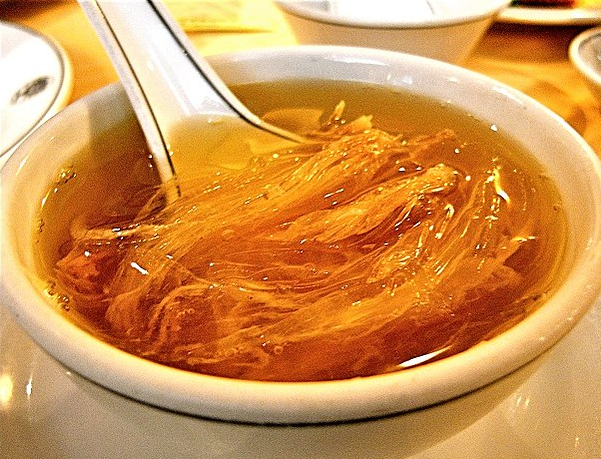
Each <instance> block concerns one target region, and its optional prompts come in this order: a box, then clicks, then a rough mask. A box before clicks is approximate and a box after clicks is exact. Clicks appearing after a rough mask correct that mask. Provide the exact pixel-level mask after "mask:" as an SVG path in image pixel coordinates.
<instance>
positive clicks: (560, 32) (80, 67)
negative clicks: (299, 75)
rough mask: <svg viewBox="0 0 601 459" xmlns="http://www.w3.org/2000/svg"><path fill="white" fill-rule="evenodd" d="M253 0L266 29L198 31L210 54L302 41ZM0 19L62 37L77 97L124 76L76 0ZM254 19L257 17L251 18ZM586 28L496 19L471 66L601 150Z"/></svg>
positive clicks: (4, 9) (9, 5) (8, 4)
mask: <svg viewBox="0 0 601 459" xmlns="http://www.w3.org/2000/svg"><path fill="white" fill-rule="evenodd" d="M245 1H246V2H247V3H248V2H249V1H252V2H253V11H254V13H253V14H254V15H255V16H256V17H259V16H260V21H261V25H265V24H267V29H268V30H265V31H262V32H248V31H247V32H239V31H237V32H214V31H213V32H204V33H203V32H191V33H190V34H189V35H190V37H191V39H192V41H193V43H194V44H195V45H196V46H197V48H198V49H199V51H200V52H201V53H202V54H203V55H210V54H217V53H220V52H228V51H236V50H241V49H248V48H256V47H263V46H274V45H292V44H295V40H294V37H293V36H292V33H291V31H290V29H289V28H288V26H287V25H286V23H285V22H284V20H283V17H282V15H281V13H280V12H279V11H278V10H277V8H276V7H275V6H274V5H273V4H272V3H270V2H269V1H268V0H245ZM2 3H3V4H2V6H1V7H0V19H2V20H6V21H14V22H17V23H21V24H23V25H26V26H29V27H31V28H33V29H36V30H38V31H40V32H42V33H44V34H46V35H48V36H50V37H53V38H54V39H56V40H57V41H58V42H59V43H60V44H61V45H62V46H63V47H64V49H65V50H66V52H67V54H68V55H69V57H70V59H71V62H72V65H73V76H74V82H73V93H72V96H71V100H72V101H74V100H76V99H78V98H80V97H82V96H84V95H86V94H88V93H90V92H92V91H94V90H96V89H98V88H100V87H102V86H104V85H106V84H108V83H111V82H113V81H116V80H117V76H116V74H115V71H114V70H113V67H112V64H111V62H110V61H109V59H108V57H107V55H106V53H105V51H104V49H103V47H102V45H101V44H100V41H99V40H98V39H97V38H96V36H95V33H94V31H93V30H92V28H91V26H90V25H89V23H88V21H87V19H86V18H85V16H84V15H83V13H82V11H81V9H80V7H79V5H78V4H77V2H76V1H74V0H63V1H52V0H46V1H3V2H2ZM246 21H247V23H248V21H251V22H252V21H253V18H250V19H249V18H246ZM582 30H583V28H582V27H571V26H558V27H549V26H526V25H513V24H495V25H494V26H493V27H492V28H491V30H490V31H489V32H488V34H487V35H486V36H485V37H484V39H483V40H482V42H481V43H480V45H479V46H478V48H477V49H476V50H475V52H474V53H473V54H472V56H471V57H470V58H469V59H468V60H467V62H466V63H465V64H464V66H465V67H467V68H469V69H472V70H475V71H478V72H481V73H483V74H485V75H488V76H490V77H493V78H495V79H497V80H499V81H501V82H503V83H506V84H509V85H510V86H512V87H514V88H516V89H518V90H520V91H522V92H524V93H526V94H528V95H530V96H532V97H533V98H535V99H537V100H538V101H539V102H541V103H543V104H544V105H546V106H547V107H548V108H550V109H551V110H553V111H554V112H556V113H557V114H558V115H560V116H561V117H563V118H564V119H565V120H566V121H567V122H568V123H569V124H570V125H572V127H573V128H574V129H576V131H578V132H579V133H580V134H581V135H582V136H583V137H584V139H585V140H587V142H588V143H589V144H590V145H591V146H592V147H593V149H594V150H595V151H596V152H597V153H599V154H601V129H600V126H601V108H600V102H599V101H598V100H597V99H596V98H595V97H594V96H593V94H592V93H591V91H590V90H589V88H588V86H587V84H586V82H585V81H584V79H583V78H582V77H581V76H580V75H579V74H578V73H577V71H576V69H575V68H574V67H573V66H572V64H571V63H570V61H569V59H568V47H569V44H570V41H571V40H572V38H574V37H575V36H576V35H577V34H578V33H579V32H581V31H582Z"/></svg>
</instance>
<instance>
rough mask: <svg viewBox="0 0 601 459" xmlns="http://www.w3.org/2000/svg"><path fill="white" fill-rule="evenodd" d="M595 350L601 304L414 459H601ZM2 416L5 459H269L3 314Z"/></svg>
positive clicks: (600, 338)
mask: <svg viewBox="0 0 601 459" xmlns="http://www.w3.org/2000/svg"><path fill="white" fill-rule="evenodd" d="M600 350H601V300H600V301H598V302H597V305H596V307H595V308H593V309H592V310H591V311H590V312H589V314H587V315H586V316H585V317H584V318H583V319H582V320H581V322H580V323H579V324H578V325H577V326H576V328H575V329H574V330H573V331H572V332H571V333H570V334H569V335H568V336H567V337H566V338H565V339H564V340H563V341H562V342H561V343H560V344H558V345H557V346H556V347H555V348H554V349H553V350H552V351H551V355H549V356H548V357H547V360H546V361H545V363H544V364H543V365H542V367H541V368H540V369H539V370H538V371H537V372H536V373H535V374H534V375H533V376H532V377H531V378H530V379H529V380H528V381H527V382H526V383H525V384H523V385H522V386H521V387H520V388H519V389H518V390H517V391H516V392H514V393H513V394H512V395H511V396H510V397H508V398H507V399H506V400H505V401H503V402H502V403H501V404H500V405H499V406H498V407H497V408H496V409H495V410H494V411H492V412H490V413H489V414H487V415H486V416H485V417H483V418H482V419H480V420H479V421H478V422H476V423H475V424H473V425H471V426H470V427H468V428H467V429H465V430H463V431H462V432H460V433H459V434H457V435H455V436H454V437H452V438H450V439H448V440H446V441H444V442H442V443H440V444H438V445H436V446H434V447H432V448H430V449H428V450H427V451H423V452H421V453H420V454H417V455H415V456H411V458H412V459H441V458H444V459H455V458H476V459H479V458H487V459H515V458H520V459H542V458H544V459H549V458H553V459H575V458H581V459H594V458H601V384H599V381H601V360H600V359H599V356H600ZM0 415H1V418H2V422H1V423H0V438H2V441H1V442H0V457H3V458H4V457H6V458H9V457H10V458H12V459H30V458H32V457H35V458H38V459H45V458H56V457H60V458H62V459H80V458H83V457H85V458H92V459H93V458H103V459H111V458H119V459H121V458H125V457H132V458H133V457H135V458H137V459H145V458H162V457H177V458H178V459H185V458H192V457H193V458H205V459H216V458H224V457H227V458H231V459H234V458H246V459H253V458H256V459H268V457H266V456H265V454H262V455H261V457H258V456H257V455H256V454H253V429H258V428H259V429H260V427H256V426H247V427H248V428H247V431H246V430H244V429H246V427H242V435H240V437H237V438H231V432H230V431H229V430H227V429H226V428H224V425H223V424H221V423H218V422H212V421H204V420H202V419H196V418H189V417H186V416H181V415H177V414H174V413H170V412H166V411H162V410H159V409H156V408H152V407H149V406H146V405H143V404H141V403H138V402H134V401H132V400H129V399H126V398H124V397H121V396H119V395H116V394H114V393H112V392H109V391H107V390H105V389H102V388H100V387H99V386H96V385H95V384H93V383H90V382H88V381H85V380H83V379H82V378H81V377H79V376H77V375H75V374H72V373H71V372H70V371H68V370H67V369H65V368H64V367H63V366H61V365H60V364H58V363H56V361H54V360H53V359H52V358H50V357H49V356H48V355H46V354H45V353H44V352H43V351H42V350H41V349H40V348H39V347H38V346H37V345H35V344H34V343H33V342H32V341H31V340H30V339H29V338H28V337H27V335H26V334H25V333H24V332H23V331H22V330H21V329H20V328H19V327H18V326H17V325H16V324H15V322H14V321H13V319H12V317H11V316H10V314H9V313H8V312H7V311H6V310H5V309H4V308H3V307H0ZM227 434H229V436H228V435H227ZM281 448H282V447H281V445H276V444H274V447H273V455H272V456H269V457H273V458H277V457H281V454H280V453H281V451H282V449H281ZM377 457H379V456H374V458H375V459H376V458H377ZM387 457H388V456H387ZM399 457H405V456H404V455H403V454H402V452H399Z"/></svg>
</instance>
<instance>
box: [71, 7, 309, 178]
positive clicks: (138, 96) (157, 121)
mask: <svg viewBox="0 0 601 459" xmlns="http://www.w3.org/2000/svg"><path fill="white" fill-rule="evenodd" d="M79 2H80V5H81V7H82V9H83V10H84V12H85V14H86V15H87V16H88V18H89V20H90V22H91V23H92V26H93V27H94V29H95V30H96V33H97V34H98V36H99V37H100V39H101V41H102V43H103V45H104V47H105V48H106V50H107V52H108V54H109V57H110V58H111V60H112V62H113V65H114V66H115V69H116V71H117V73H118V75H119V77H120V79H121V82H122V84H123V86H124V88H125V91H126V93H127V95H128V97H129V99H130V102H131V104H132V106H133V109H134V110H135V113H136V115H137V117H138V120H139V122H140V125H141V126H142V129H143V131H144V134H145V136H146V138H147V142H148V144H149V147H150V149H151V152H152V154H153V156H154V159H155V164H156V167H157V170H158V172H159V175H160V178H161V180H163V181H164V182H166V181H167V180H169V179H171V178H173V176H174V174H175V172H176V171H175V170H174V167H173V163H172V161H171V153H172V152H171V150H170V144H169V132H170V128H171V127H173V126H174V124H175V123H177V122H179V121H182V120H184V119H186V118H187V117H190V116H193V115H195V114H204V115H209V116H210V115H215V116H236V117H240V118H242V119H243V120H245V121H247V122H248V123H250V124H252V125H254V126H256V127H259V128H260V129H263V130H266V131H270V132H272V133H274V134H276V135H278V136H279V137H283V138H286V139H289V140H294V141H297V142H298V141H299V140H300V138H299V137H298V136H295V135H294V134H291V133H289V132H287V131H285V130H282V129H280V128H277V127H275V126H272V125H269V124H267V123H264V122H263V121H262V120H261V119H260V118H259V117H257V116H256V115H254V114H253V113H252V112H250V111H249V110H248V109H247V108H246V107H245V106H244V105H243V104H242V103H241V102H240V101H239V100H238V99H237V98H236V97H235V96H234V95H233V94H232V92H231V91H230V90H229V89H228V88H227V86H226V85H225V84H224V83H223V81H222V80H221V79H220V78H219V76H218V75H217V74H216V73H215V72H214V71H213V69H212V68H211V66H210V65H209V64H208V63H207V62H206V61H205V60H204V59H203V58H202V57H200V55H199V54H198V53H197V52H196V50H195V48H194V46H193V45H192V43H191V42H190V41H189V39H188V37H187V36H186V34H185V33H184V32H183V31H182V30H181V28H180V27H179V26H178V24H177V23H176V21H175V20H174V19H173V18H172V16H171V15H170V14H169V12H168V11H167V10H166V8H165V7H164V6H163V5H162V4H161V3H160V1H157V0H128V1H115V0H79Z"/></svg>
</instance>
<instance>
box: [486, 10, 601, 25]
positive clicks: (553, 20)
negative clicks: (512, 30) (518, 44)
mask: <svg viewBox="0 0 601 459" xmlns="http://www.w3.org/2000/svg"><path fill="white" fill-rule="evenodd" d="M497 21H498V22H506V23H514V24H524V25H546V26H561V25H564V26H574V25H578V26H587V25H595V24H599V23H601V6H600V7H597V8H578V7H576V8H571V7H562V8H559V7H549V6H518V5H514V6H511V7H509V8H507V9H506V10H505V11H503V12H501V14H500V15H499V16H498V18H497Z"/></svg>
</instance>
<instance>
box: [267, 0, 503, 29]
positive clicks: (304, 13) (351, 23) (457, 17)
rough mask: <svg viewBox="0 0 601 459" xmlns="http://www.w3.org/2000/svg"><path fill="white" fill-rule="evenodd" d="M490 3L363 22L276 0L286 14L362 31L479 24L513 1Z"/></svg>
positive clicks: (493, 0)
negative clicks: (423, 17)
mask: <svg viewBox="0 0 601 459" xmlns="http://www.w3.org/2000/svg"><path fill="white" fill-rule="evenodd" d="M486 1H488V4H487V5H486V8H481V9H480V10H478V11H475V12H473V11H470V12H462V13H459V14H454V15H449V16H435V15H433V16H432V17H431V18H430V19H429V20H419V21H417V20H415V21H406V22H402V21H382V22H374V21H361V20H358V19H357V20H353V19H351V18H345V17H336V16H334V15H332V14H329V13H328V12H325V11H321V10H317V9H313V8H307V7H305V6H303V4H302V3H299V2H298V1H295V0H275V3H276V4H277V5H278V6H279V7H280V8H281V9H282V10H283V11H285V12H286V13H288V14H291V15H293V16H297V17H299V18H302V19H306V20H312V21H316V22H320V23H323V24H329V25H336V26H345V27H353V28H362V29H434V28H444V27H451V26H456V25H460V24H466V23H470V22H477V21H481V20H484V19H487V18H492V17H494V16H495V15H497V14H499V13H500V12H501V11H503V10H504V9H505V8H507V7H508V6H509V5H510V4H511V0H483V2H482V3H485V2H486Z"/></svg>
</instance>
